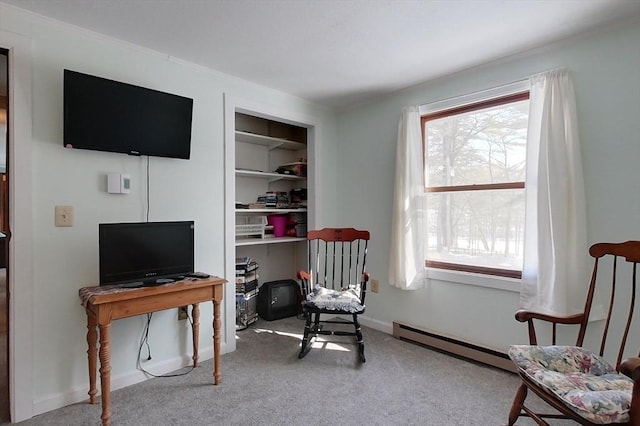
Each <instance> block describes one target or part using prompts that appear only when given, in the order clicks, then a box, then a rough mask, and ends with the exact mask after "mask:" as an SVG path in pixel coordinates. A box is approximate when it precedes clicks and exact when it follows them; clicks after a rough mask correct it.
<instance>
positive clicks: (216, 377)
mask: <svg viewBox="0 0 640 426" xmlns="http://www.w3.org/2000/svg"><path fill="white" fill-rule="evenodd" d="M221 324H222V321H221V320H220V300H214V301H213V383H214V384H215V385H217V384H219V383H220V377H221V375H222V371H221V369H220V326H221Z"/></svg>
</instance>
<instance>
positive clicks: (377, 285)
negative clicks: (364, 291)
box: [371, 280, 380, 293]
mask: <svg viewBox="0 0 640 426" xmlns="http://www.w3.org/2000/svg"><path fill="white" fill-rule="evenodd" d="M371 291H372V292H373V293H378V292H379V291H380V281H378V280H371Z"/></svg>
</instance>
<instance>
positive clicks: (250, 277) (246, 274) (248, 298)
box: [236, 257, 258, 330]
mask: <svg viewBox="0 0 640 426" xmlns="http://www.w3.org/2000/svg"><path fill="white" fill-rule="evenodd" d="M257 297H258V263H257V262H255V261H253V260H252V259H250V258H248V257H239V258H236V329H237V330H242V329H245V328H247V327H248V326H249V325H250V324H253V323H254V322H256V321H257V320H258V311H257Z"/></svg>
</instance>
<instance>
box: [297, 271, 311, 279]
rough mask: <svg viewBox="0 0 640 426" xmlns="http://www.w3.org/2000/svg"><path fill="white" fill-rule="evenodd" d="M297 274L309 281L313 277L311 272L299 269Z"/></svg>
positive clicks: (299, 277)
mask: <svg viewBox="0 0 640 426" xmlns="http://www.w3.org/2000/svg"><path fill="white" fill-rule="evenodd" d="M296 275H297V276H298V279H300V280H305V281H309V280H310V279H311V274H310V273H308V272H307V271H303V270H299V271H298V273H297V274H296Z"/></svg>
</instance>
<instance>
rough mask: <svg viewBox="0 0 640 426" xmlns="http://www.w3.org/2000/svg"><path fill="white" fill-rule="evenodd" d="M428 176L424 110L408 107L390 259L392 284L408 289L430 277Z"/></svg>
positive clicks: (401, 130) (399, 158)
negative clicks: (426, 225) (426, 224)
mask: <svg viewBox="0 0 640 426" xmlns="http://www.w3.org/2000/svg"><path fill="white" fill-rule="evenodd" d="M424 176H425V173H424V164H423V153H422V131H421V129H420V112H419V110H418V107H416V106H411V107H405V108H403V109H402V112H401V117H400V123H399V124H398V145H397V152H396V177H395V186H394V188H395V189H394V197H393V219H392V225H391V253H390V259H389V283H390V284H391V285H393V286H396V287H398V288H401V289H404V290H415V289H418V288H422V287H424V284H425V279H426V269H425V266H424V262H425V259H426V257H425V246H424V241H425V237H424V235H425V234H424V233H425V228H424V222H425V221H426V218H425V215H426V208H425V200H426V197H425V193H424Z"/></svg>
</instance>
